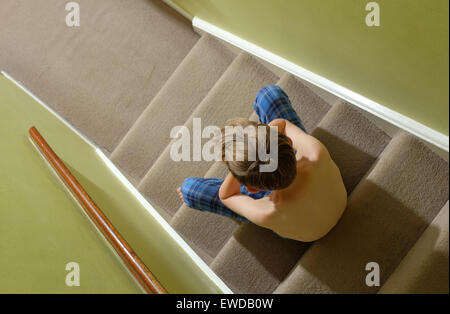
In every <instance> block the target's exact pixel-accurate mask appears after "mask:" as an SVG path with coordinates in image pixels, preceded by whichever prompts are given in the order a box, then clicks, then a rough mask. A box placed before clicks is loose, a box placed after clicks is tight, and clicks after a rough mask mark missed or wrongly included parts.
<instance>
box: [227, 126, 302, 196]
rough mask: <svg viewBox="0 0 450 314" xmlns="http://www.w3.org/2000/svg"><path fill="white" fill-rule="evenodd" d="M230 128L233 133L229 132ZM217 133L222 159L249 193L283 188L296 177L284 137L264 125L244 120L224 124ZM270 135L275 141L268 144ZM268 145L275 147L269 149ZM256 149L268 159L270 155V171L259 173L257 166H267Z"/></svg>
mask: <svg viewBox="0 0 450 314" xmlns="http://www.w3.org/2000/svg"><path fill="white" fill-rule="evenodd" d="M231 128H233V131H232V132H229V131H230V129H231ZM227 130H228V131H227ZM221 131H222V132H221V136H222V138H221V140H222V141H221V144H222V160H223V161H224V162H225V164H226V165H227V167H228V169H229V170H230V172H231V173H232V174H233V175H234V177H235V178H236V179H237V180H238V181H239V182H240V183H241V184H243V185H244V186H246V187H247V188H250V189H251V190H264V191H271V190H281V189H285V188H287V187H288V186H289V185H290V184H291V183H292V181H293V180H294V178H295V176H296V175H297V168H296V158H295V153H294V149H293V148H292V146H291V145H292V142H291V140H290V139H289V138H288V137H287V136H286V135H284V134H281V133H279V132H278V131H277V130H276V129H275V128H272V127H270V126H268V125H266V124H260V123H257V122H253V121H250V120H248V119H244V118H235V119H232V120H230V121H228V122H227V124H226V125H225V126H224V127H223V128H222V130H221ZM271 132H272V133H271ZM258 134H259V135H260V137H261V138H260V141H259V142H258ZM270 134H272V136H275V137H276V139H277V141H271V140H270ZM264 135H265V136H264ZM272 142H274V143H276V147H271V146H270V145H271V143H272ZM261 145H262V146H261ZM264 145H265V146H264ZM258 149H264V153H265V154H269V153H270V155H271V156H272V154H273V153H274V156H275V158H276V168H275V169H274V171H269V172H267V171H261V169H260V166H261V165H267V164H268V163H269V162H270V160H266V161H263V160H261V156H260V154H259V153H258ZM230 157H231V158H230ZM272 161H273V160H272Z"/></svg>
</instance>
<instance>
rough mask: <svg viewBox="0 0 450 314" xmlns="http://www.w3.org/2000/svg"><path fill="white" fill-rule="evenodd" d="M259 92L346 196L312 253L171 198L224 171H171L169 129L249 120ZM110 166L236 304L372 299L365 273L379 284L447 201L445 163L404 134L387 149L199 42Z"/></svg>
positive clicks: (351, 117) (342, 111) (350, 123)
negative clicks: (301, 127) (283, 98)
mask: <svg viewBox="0 0 450 314" xmlns="http://www.w3.org/2000/svg"><path fill="white" fill-rule="evenodd" d="M194 69H195V70H194ZM269 84H278V85H279V86H281V87H282V88H283V89H284V90H285V91H286V92H287V94H288V95H289V96H290V98H291V100H292V103H293V104H294V107H295V109H296V110H297V111H298V113H299V115H300V116H301V117H302V119H303V120H304V122H305V126H306V128H307V130H308V131H309V132H311V134H312V135H313V136H315V137H316V138H318V139H319V140H321V141H322V142H323V143H324V144H325V145H326V146H327V148H328V149H329V151H330V153H331V155H332V157H333V159H334V160H335V162H336V163H337V165H338V166H339V168H340V170H341V172H342V175H343V178H344V182H345V185H346V187H347V191H348V193H349V205H348V209H347V211H346V213H345V214H344V216H343V218H342V220H341V221H340V223H339V224H338V226H337V227H336V228H335V229H334V230H333V231H332V232H331V233H330V234H329V235H328V236H327V237H325V238H324V239H322V240H320V241H317V242H316V243H312V244H310V243H300V242H296V241H290V240H284V239H282V238H280V237H278V236H276V235H275V234H274V233H272V232H271V231H269V230H266V229H263V228H260V227H257V226H255V225H252V224H240V223H238V222H236V221H234V220H231V219H228V218H224V217H220V216H216V215H212V214H209V213H204V212H199V211H195V210H192V209H190V208H188V207H186V206H185V205H182V203H181V202H180V201H179V200H178V199H177V198H176V195H175V190H176V188H177V187H178V186H179V185H180V183H181V182H182V181H183V179H184V178H185V177H187V176H206V177H224V176H225V174H226V169H225V168H224V167H223V166H222V165H221V164H220V163H214V162H204V161H201V162H195V161H192V162H174V161H172V160H171V158H170V155H169V154H170V144H171V140H170V138H169V131H170V128H171V127H173V126H175V125H182V124H184V125H185V126H187V127H188V128H189V129H192V121H193V118H195V117H200V118H202V125H204V126H206V125H219V126H220V125H223V124H224V122H225V121H226V120H227V119H229V118H232V117H234V116H240V117H250V118H252V119H256V115H255V113H254V112H253V110H252V106H251V105H252V103H253V101H254V99H255V96H256V93H257V92H258V90H259V89H260V88H261V87H263V86H265V85H269ZM200 98H202V99H200ZM111 158H112V160H113V161H114V162H115V163H116V164H117V165H118V166H119V167H120V168H121V169H122V170H123V171H124V172H125V173H127V174H128V175H129V176H130V177H131V179H132V180H133V181H134V182H136V184H137V186H138V189H139V190H140V191H141V192H142V194H143V195H144V196H145V197H146V198H147V199H148V200H149V202H150V203H151V204H152V205H154V206H155V207H156V208H157V209H158V210H159V211H160V212H161V214H162V215H163V216H164V217H166V219H167V220H169V221H170V224H171V225H172V226H173V227H174V228H175V229H176V230H177V231H178V232H179V233H180V234H181V235H182V236H183V237H184V238H185V239H186V241H187V242H188V243H190V244H191V245H192V247H193V248H194V249H195V250H196V251H197V252H198V253H199V255H200V256H201V257H202V258H203V259H204V260H205V261H206V262H207V263H208V264H209V265H210V267H211V268H212V269H213V270H214V271H215V272H216V273H217V274H218V275H219V276H220V277H221V278H222V279H223V280H224V281H225V282H226V283H227V284H228V285H229V286H230V288H231V289H232V290H233V291H236V292H243V293H272V292H275V293H321V292H326V293H332V292H337V293H359V292H362V293H366V292H367V293H375V292H377V291H378V289H379V288H378V287H368V286H367V285H366V284H365V275H366V274H367V271H366V270H365V266H366V264H367V263H369V262H372V261H375V262H378V263H379V265H380V268H381V274H382V282H384V281H386V279H388V278H389V276H390V275H391V274H392V273H394V271H395V270H396V268H397V266H398V265H399V264H400V262H401V261H402V259H403V258H404V257H405V255H406V254H407V253H408V251H409V249H410V248H411V247H412V246H413V245H414V243H416V241H417V240H418V238H419V237H420V236H421V234H422V233H423V231H424V230H425V229H426V228H427V226H428V225H429V224H430V223H431V222H432V221H433V219H434V218H435V217H436V216H437V215H438V214H439V212H440V210H441V208H442V207H443V206H444V205H445V203H446V202H447V200H448V163H447V162H446V161H444V160H443V159H441V158H440V157H438V156H437V155H436V154H434V153H433V152H431V150H430V149H429V148H427V147H426V146H425V145H424V144H422V143H421V142H420V141H419V140H418V139H416V138H414V137H413V136H411V135H409V134H406V133H404V132H398V133H397V134H396V135H395V136H394V137H393V138H391V137H390V136H388V135H387V134H386V133H385V132H384V131H382V130H381V129H380V128H379V127H377V126H376V125H375V124H374V123H372V122H371V121H370V120H369V119H368V118H366V117H365V116H364V115H363V114H361V113H360V112H359V110H357V109H356V108H355V107H354V106H352V105H351V104H348V103H346V102H344V101H338V102H337V103H336V104H334V105H332V106H330V105H329V104H328V103H326V102H325V101H324V100H323V99H321V98H320V97H319V96H318V95H317V94H315V93H314V92H312V90H311V89H310V88H308V87H307V86H305V85H304V84H303V83H302V82H300V80H298V79H296V78H295V77H293V76H292V75H290V74H287V73H286V74H284V75H283V76H282V77H281V78H279V77H278V76H276V75H275V74H274V73H272V72H271V71H269V70H268V69H267V68H266V67H264V66H263V65H262V64H261V63H260V62H258V61H257V60H256V59H255V58H253V57H251V56H250V55H248V54H247V53H240V54H238V55H236V56H234V55H233V54H232V53H231V52H230V51H229V50H228V49H227V48H225V47H224V46H222V45H221V44H220V43H219V42H218V41H217V40H216V39H213V38H212V37H210V36H208V35H205V36H203V37H202V38H201V39H200V40H199V41H198V43H197V44H196V46H195V47H194V48H193V49H192V51H191V52H190V53H189V54H188V55H187V56H186V58H185V59H184V60H183V62H182V63H181V64H180V67H179V68H178V69H177V70H176V71H175V73H174V74H173V75H172V76H171V78H170V79H169V81H168V82H167V83H166V85H165V86H164V87H163V88H162V90H161V91H160V93H159V94H157V96H156V97H155V98H154V100H153V101H152V102H151V103H150V105H149V106H148V107H147V108H146V110H145V111H144V113H143V114H142V115H141V116H140V118H139V119H138V121H137V122H136V123H135V124H134V125H133V127H132V128H131V129H130V131H129V132H128V133H127V135H126V136H125V137H124V138H123V140H122V141H121V143H120V144H119V145H118V146H117V148H116V149H115V150H114V151H113V153H112V155H111ZM324 197H326V193H324ZM447 210H448V209H447ZM442 271H445V269H442ZM424 284H426V283H424Z"/></svg>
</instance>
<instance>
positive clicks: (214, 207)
mask: <svg viewBox="0 0 450 314" xmlns="http://www.w3.org/2000/svg"><path fill="white" fill-rule="evenodd" d="M222 182H223V180H222V179H216V178H207V179H206V178H186V179H185V180H184V181H183V184H181V192H182V193H183V199H184V201H185V202H186V205H187V206H189V207H191V208H194V209H198V210H202V211H208V212H211V213H216V214H219V215H222V216H226V217H230V218H234V219H238V220H240V221H244V222H250V221H249V220H248V219H247V218H245V217H242V216H241V215H238V214H236V213H235V212H234V211H232V210H231V209H229V208H228V207H226V206H225V205H224V204H223V203H222V201H221V200H220V198H219V188H220V186H221V185H222ZM270 193H271V192H270V191H268V192H265V191H260V192H258V193H253V194H252V193H250V192H248V191H247V189H246V188H245V187H244V186H241V194H244V195H248V196H250V197H252V198H254V199H260V198H263V197H265V196H267V195H269V194H270Z"/></svg>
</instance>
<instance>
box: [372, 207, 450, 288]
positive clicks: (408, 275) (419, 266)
mask: <svg viewBox="0 0 450 314" xmlns="http://www.w3.org/2000/svg"><path fill="white" fill-rule="evenodd" d="M448 211H449V204H448V202H447V204H446V205H445V206H444V207H443V208H442V209H441V211H440V212H439V214H438V215H437V216H436V218H435V219H434V220H433V222H432V223H431V224H430V225H429V226H428V228H427V229H426V230H425V231H424V233H423V234H422V236H421V237H420V238H419V240H417V242H416V243H415V244H414V246H413V247H412V248H411V250H409V252H408V254H407V255H406V256H405V258H404V259H403V260H402V261H401V263H400V265H399V266H398V267H397V269H396V270H395V271H394V272H393V273H392V275H391V276H390V277H389V278H388V280H387V281H386V283H385V284H384V285H383V287H381V289H380V291H379V293H384V294H394V293H395V294H399V293H408V294H423V293H435V294H448V290H449V289H448V264H449V259H448V255H449V212H448ZM445 278H447V280H443V279H445Z"/></svg>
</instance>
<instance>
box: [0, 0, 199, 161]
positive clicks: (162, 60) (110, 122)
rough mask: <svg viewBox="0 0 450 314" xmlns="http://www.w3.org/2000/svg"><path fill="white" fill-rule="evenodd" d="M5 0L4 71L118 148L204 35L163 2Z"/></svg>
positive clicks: (1, 18) (0, 56)
mask: <svg viewBox="0 0 450 314" xmlns="http://www.w3.org/2000/svg"><path fill="white" fill-rule="evenodd" d="M77 2H78V3H79V4H80V27H76V28H69V27H67V26H66V23H65V17H66V14H67V13H68V12H67V11H65V4H66V3H67V1H60V0H45V1H29V0H2V1H0V69H1V70H5V71H6V72H8V73H9V74H11V75H12V76H13V77H14V78H16V79H17V80H19V81H21V82H22V83H23V84H24V85H25V86H27V88H28V89H30V90H31V91H32V92H33V93H35V94H36V95H37V96H38V97H39V98H41V99H42V100H43V101H44V102H45V103H47V104H48V105H49V106H51V107H52V108H53V109H55V110H56V111H57V112H58V113H59V114H61V115H62V116H63V117H64V118H66V119H67V120H68V121H69V122H70V123H71V124H73V125H74V126H75V127H76V128H77V129H79V130H80V131H81V132H82V133H84V134H85V135H86V136H88V137H89V138H91V139H92V140H93V141H94V142H96V143H97V144H98V145H99V146H101V147H103V148H105V149H106V150H107V151H109V152H112V150H113V149H114V148H115V146H116V145H117V144H118V143H119V141H120V140H121V139H122V137H123V136H124V135H125V133H126V132H127V131H128V129H129V128H130V127H131V126H132V125H133V123H134V122H135V121H136V119H137V118H138V117H139V115H140V114H141V113H142V111H144V109H145V108H146V107H147V106H148V104H149V103H150V101H151V100H152V99H153V97H154V96H155V95H156V93H157V92H158V91H159V90H160V89H161V87H162V86H163V85H164V83H165V82H166V81H167V79H168V78H169V76H170V75H171V74H172V73H173V72H174V70H175V69H176V68H177V66H178V65H179V64H180V62H181V61H182V60H183V58H184V57H185V56H186V54H187V53H188V52H189V51H190V50H191V48H192V47H193V45H194V44H195V43H196V41H197V40H198V35H196V34H195V33H194V32H193V31H192V28H191V26H190V24H189V22H188V21H186V20H185V19H184V18H182V17H181V16H179V15H177V14H176V13H174V12H173V11H172V10H171V9H170V8H169V7H167V6H166V5H164V4H163V3H162V1H158V0H133V1H123V0H95V1H93V0H79V1H77Z"/></svg>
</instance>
